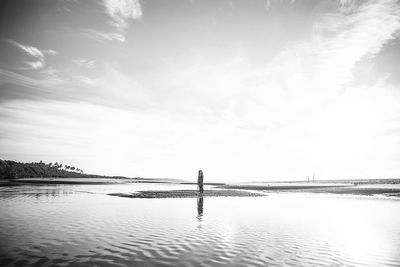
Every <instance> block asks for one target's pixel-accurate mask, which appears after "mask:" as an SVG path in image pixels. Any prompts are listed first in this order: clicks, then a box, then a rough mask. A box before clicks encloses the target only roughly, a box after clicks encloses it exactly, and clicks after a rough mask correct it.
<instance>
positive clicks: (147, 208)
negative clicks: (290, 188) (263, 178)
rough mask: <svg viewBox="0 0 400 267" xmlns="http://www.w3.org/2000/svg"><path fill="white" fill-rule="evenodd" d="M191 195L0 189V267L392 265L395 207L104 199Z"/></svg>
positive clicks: (397, 254) (338, 201) (399, 231)
mask: <svg viewBox="0 0 400 267" xmlns="http://www.w3.org/2000/svg"><path fill="white" fill-rule="evenodd" d="M193 187H194V186H193V185H159V184H112V185H24V186H13V187H7V186H5V187H0V213H1V216H0V266H7V265H10V266H13V265H37V266H50V265H52V266H57V265H59V266H70V265H77V264H80V265H83V266H85V265H87V266H93V265H98V266H105V265H107V266H110V265H111V266H123V265H130V266H132V265H134V266H163V265H170V266H199V265H203V266H220V265H229V266H248V265H252V266H257V265H258V266H266V265H268V266H282V265H285V266H299V265H302V266H320V265H331V266H342V265H345V266H400V201H399V200H393V199H378V198H374V197H356V196H351V197H349V196H346V197H344V196H340V195H329V194H306V193H272V194H270V193H269V194H268V195H267V196H265V197H256V198H247V197H244V198H242V197H221V198H204V199H202V198H198V199H196V198H189V199H131V198H121V197H115V196H109V195H107V194H108V193H129V192H134V191H138V190H146V189H148V190H157V189H159V190H168V189H190V188H193ZM206 189H207V188H206Z"/></svg>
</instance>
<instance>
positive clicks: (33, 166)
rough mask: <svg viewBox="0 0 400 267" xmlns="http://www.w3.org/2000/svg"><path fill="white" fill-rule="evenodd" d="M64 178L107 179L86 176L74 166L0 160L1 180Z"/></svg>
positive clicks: (90, 175)
mask: <svg viewBox="0 0 400 267" xmlns="http://www.w3.org/2000/svg"><path fill="white" fill-rule="evenodd" d="M37 177H63V178H78V177H83V178H89V177H90V178H91V177H105V176H100V175H93V174H84V173H83V170H81V169H79V168H76V167H74V166H69V165H63V164H59V163H58V162H56V163H44V162H43V161H40V162H31V163H22V162H16V161H12V160H1V159H0V179H17V178H37Z"/></svg>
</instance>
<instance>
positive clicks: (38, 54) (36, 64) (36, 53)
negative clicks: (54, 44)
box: [8, 40, 57, 70]
mask: <svg viewBox="0 0 400 267" xmlns="http://www.w3.org/2000/svg"><path fill="white" fill-rule="evenodd" d="M8 42H9V43H10V44H12V45H13V46H15V47H18V48H20V49H21V50H22V51H24V52H25V53H26V54H27V55H29V56H31V57H34V58H36V59H37V61H28V62H26V64H27V65H28V66H29V67H30V68H31V69H34V70H39V69H42V68H43V67H44V61H45V55H46V54H47V55H52V56H54V55H57V52H56V51H54V50H51V49H47V50H40V49H38V48H36V47H34V46H30V45H23V44H21V43H18V42H16V41H14V40H8Z"/></svg>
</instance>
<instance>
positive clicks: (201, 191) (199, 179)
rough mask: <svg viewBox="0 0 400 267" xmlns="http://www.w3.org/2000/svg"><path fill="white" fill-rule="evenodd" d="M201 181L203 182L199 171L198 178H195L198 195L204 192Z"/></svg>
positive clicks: (201, 173) (202, 176)
mask: <svg viewBox="0 0 400 267" xmlns="http://www.w3.org/2000/svg"><path fill="white" fill-rule="evenodd" d="M203 180H204V175H203V171H202V170H199V176H198V178H197V186H198V189H199V193H201V194H203V192H204V185H203Z"/></svg>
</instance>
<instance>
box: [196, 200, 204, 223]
mask: <svg viewBox="0 0 400 267" xmlns="http://www.w3.org/2000/svg"><path fill="white" fill-rule="evenodd" d="M203 202H204V200H203V197H202V196H201V197H198V198H197V220H199V221H201V219H202V218H203Z"/></svg>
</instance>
